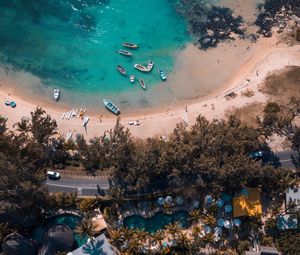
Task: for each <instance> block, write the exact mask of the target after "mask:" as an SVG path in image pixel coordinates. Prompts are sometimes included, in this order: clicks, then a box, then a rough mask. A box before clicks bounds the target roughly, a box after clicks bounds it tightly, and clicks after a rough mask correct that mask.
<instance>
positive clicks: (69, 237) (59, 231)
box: [40, 225, 76, 255]
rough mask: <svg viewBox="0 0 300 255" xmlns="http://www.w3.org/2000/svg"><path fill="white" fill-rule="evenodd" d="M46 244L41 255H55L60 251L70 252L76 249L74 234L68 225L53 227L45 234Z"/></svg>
mask: <svg viewBox="0 0 300 255" xmlns="http://www.w3.org/2000/svg"><path fill="white" fill-rule="evenodd" d="M44 244H45V245H44V246H43V247H42V250H41V253H40V254H41V255H42V254H43V255H52V254H53V255H55V253H56V252H58V251H61V252H70V251H72V250H74V249H76V242H75V240H74V232H73V230H72V229H71V228H70V227H68V226H66V225H56V226H53V227H51V228H50V229H49V230H48V232H47V233H46V234H45V237H44ZM42 252H43V253H42ZM53 252H54V253H53Z"/></svg>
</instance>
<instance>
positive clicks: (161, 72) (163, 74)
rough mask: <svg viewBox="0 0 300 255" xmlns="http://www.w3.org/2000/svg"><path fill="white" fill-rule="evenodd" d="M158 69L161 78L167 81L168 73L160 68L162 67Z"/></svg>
mask: <svg viewBox="0 0 300 255" xmlns="http://www.w3.org/2000/svg"><path fill="white" fill-rule="evenodd" d="M158 71H159V76H160V78H161V79H162V80H163V81H165V80H166V79H167V75H166V74H165V73H164V72H163V71H162V70H160V69H158Z"/></svg>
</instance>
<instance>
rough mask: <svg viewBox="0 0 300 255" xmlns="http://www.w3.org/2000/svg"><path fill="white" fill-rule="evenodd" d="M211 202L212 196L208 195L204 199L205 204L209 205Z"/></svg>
mask: <svg viewBox="0 0 300 255" xmlns="http://www.w3.org/2000/svg"><path fill="white" fill-rule="evenodd" d="M212 202H213V198H212V196H210V195H208V196H206V197H205V203H206V204H211V203H212Z"/></svg>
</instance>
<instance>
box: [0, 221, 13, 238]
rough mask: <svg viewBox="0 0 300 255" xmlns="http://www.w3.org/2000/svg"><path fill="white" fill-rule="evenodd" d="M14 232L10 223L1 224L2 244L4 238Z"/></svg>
mask: <svg viewBox="0 0 300 255" xmlns="http://www.w3.org/2000/svg"><path fill="white" fill-rule="evenodd" d="M12 232H14V230H13V229H11V228H10V227H9V226H8V222H6V223H0V243H2V242H3V240H4V238H5V237H6V236H7V235H9V234H10V233H12Z"/></svg>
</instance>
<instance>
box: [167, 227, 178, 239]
mask: <svg viewBox="0 0 300 255" xmlns="http://www.w3.org/2000/svg"><path fill="white" fill-rule="evenodd" d="M166 229H167V231H168V232H169V233H170V235H171V236H172V238H175V237H176V236H177V235H178V232H179V231H180V227H179V225H178V224H177V223H173V224H172V223H170V224H168V225H167V226H166Z"/></svg>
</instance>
